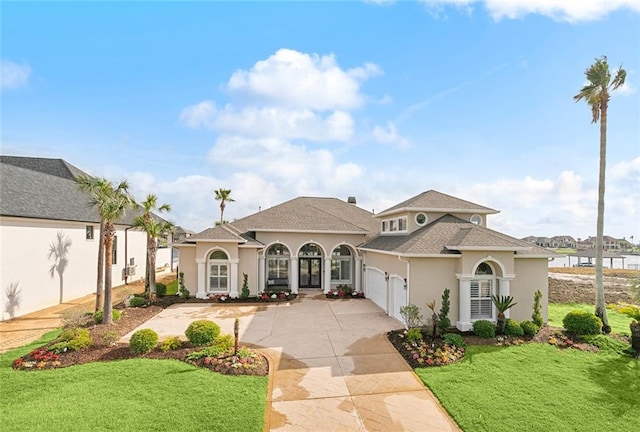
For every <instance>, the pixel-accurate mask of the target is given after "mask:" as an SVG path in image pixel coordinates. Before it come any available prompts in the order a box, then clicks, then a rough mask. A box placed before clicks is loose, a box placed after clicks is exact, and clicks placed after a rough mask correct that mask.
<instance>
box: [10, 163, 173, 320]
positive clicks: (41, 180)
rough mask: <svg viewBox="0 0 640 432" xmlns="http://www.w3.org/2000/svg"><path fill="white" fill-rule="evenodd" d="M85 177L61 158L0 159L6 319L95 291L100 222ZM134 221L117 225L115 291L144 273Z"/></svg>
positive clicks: (140, 234)
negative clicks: (81, 186) (80, 181)
mask: <svg viewBox="0 0 640 432" xmlns="http://www.w3.org/2000/svg"><path fill="white" fill-rule="evenodd" d="M84 174H85V173H84V172H82V171H81V170H80V169H78V168H77V167H75V166H73V165H71V164H70V163H68V162H66V161H64V160H62V159H44V158H32V157H14V156H0V238H1V239H2V242H1V249H0V250H1V254H0V289H1V291H0V319H2V320H5V319H10V318H14V317H17V316H20V315H24V314H26V313H29V312H33V311H36V310H39V309H42V308H46V307H49V306H53V305H56V304H58V303H60V302H66V301H69V300H72V299H75V298H78V297H81V296H85V295H87V294H92V293H95V289H96V274H97V257H98V241H99V239H100V218H99V217H98V214H97V212H96V210H95V209H94V208H91V207H90V206H89V205H88V200H89V197H88V196H87V195H86V194H84V193H82V192H80V191H79V190H78V186H77V184H76V182H75V180H76V178H77V177H78V176H80V175H84ZM134 215H135V212H133V211H130V212H128V214H127V217H126V218H125V219H124V220H123V221H122V222H121V223H120V224H118V225H117V226H116V238H115V241H114V250H113V257H112V258H113V270H112V279H113V284H114V286H116V285H120V284H122V283H124V282H125V281H131V280H134V279H135V280H137V279H140V278H142V277H144V274H145V256H146V234H145V233H143V232H140V231H137V230H134V229H131V228H132V227H131V226H132V223H133V217H134ZM169 251H170V249H166V252H164V251H159V252H160V253H159V258H158V262H162V259H164V258H163V256H164V255H167V256H170V255H169V253H170V252H169Z"/></svg>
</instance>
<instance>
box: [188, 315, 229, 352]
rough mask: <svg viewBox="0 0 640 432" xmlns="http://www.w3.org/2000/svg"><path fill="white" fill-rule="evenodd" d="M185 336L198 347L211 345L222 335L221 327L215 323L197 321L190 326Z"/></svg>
mask: <svg viewBox="0 0 640 432" xmlns="http://www.w3.org/2000/svg"><path fill="white" fill-rule="evenodd" d="M184 334H185V335H186V336H187V339H189V342H191V343H192V344H194V345H196V346H199V345H209V344H211V343H212V342H213V341H214V340H215V339H216V338H217V337H218V336H219V335H220V326H219V325H218V324H216V323H214V322H213V321H209V320H197V321H194V322H192V323H191V324H189V327H187V330H186V331H185V332H184Z"/></svg>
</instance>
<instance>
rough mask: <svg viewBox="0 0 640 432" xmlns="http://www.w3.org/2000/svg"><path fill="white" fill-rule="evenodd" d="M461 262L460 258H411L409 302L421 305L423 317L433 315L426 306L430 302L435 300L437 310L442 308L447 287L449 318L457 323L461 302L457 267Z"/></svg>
mask: <svg viewBox="0 0 640 432" xmlns="http://www.w3.org/2000/svg"><path fill="white" fill-rule="evenodd" d="M459 264H460V258H411V270H410V272H411V275H410V279H409V283H408V289H409V302H410V303H413V304H415V305H417V306H420V310H421V311H422V316H423V317H425V318H428V317H430V316H431V311H430V310H429V309H428V308H427V306H426V304H427V303H428V302H431V301H433V300H435V301H436V311H439V310H440V306H441V305H442V293H443V291H444V289H445V288H449V290H451V292H450V294H449V302H450V304H451V310H450V312H449V319H450V320H451V322H452V323H453V324H454V325H455V322H456V321H457V320H458V303H459V300H458V293H459V289H458V279H457V278H456V268H457V267H458V266H459Z"/></svg>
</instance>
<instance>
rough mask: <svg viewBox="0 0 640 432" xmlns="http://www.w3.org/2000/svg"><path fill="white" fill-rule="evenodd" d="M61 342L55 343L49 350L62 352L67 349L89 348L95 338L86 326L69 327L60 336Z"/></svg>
mask: <svg viewBox="0 0 640 432" xmlns="http://www.w3.org/2000/svg"><path fill="white" fill-rule="evenodd" d="M58 340H59V341H60V342H58V343H55V344H53V345H52V346H51V347H50V348H49V350H51V351H53V352H55V353H57V354H60V353H62V352H65V351H80V350H82V349H85V348H89V347H90V346H91V345H92V344H93V339H91V335H90V334H89V330H87V329H84V328H69V329H66V330H65V331H63V332H62V334H61V335H60V337H59V338H58Z"/></svg>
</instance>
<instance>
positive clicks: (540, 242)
mask: <svg viewBox="0 0 640 432" xmlns="http://www.w3.org/2000/svg"><path fill="white" fill-rule="evenodd" d="M522 241H526V242H529V243H533V244H534V245H536V246H540V247H543V248H552V247H554V246H553V241H552V239H551V238H549V237H536V236H529V237H525V238H523V239H522Z"/></svg>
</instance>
